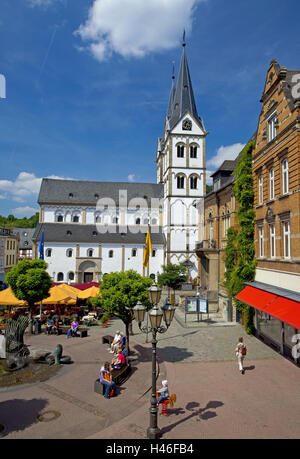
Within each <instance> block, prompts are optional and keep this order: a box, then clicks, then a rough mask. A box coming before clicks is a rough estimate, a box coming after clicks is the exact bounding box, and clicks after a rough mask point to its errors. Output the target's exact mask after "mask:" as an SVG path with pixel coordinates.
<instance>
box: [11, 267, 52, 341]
mask: <svg viewBox="0 0 300 459" xmlns="http://www.w3.org/2000/svg"><path fill="white" fill-rule="evenodd" d="M47 266H48V265H47V263H46V262H45V261H44V260H22V261H20V262H19V263H18V264H17V265H16V266H14V267H13V268H12V269H11V271H10V272H9V273H8V274H7V275H6V281H7V282H8V284H9V286H10V288H11V289H12V291H13V293H14V294H15V296H16V297H17V298H18V299H19V300H23V301H26V302H27V304H28V309H29V319H30V333H32V310H33V307H34V304H35V303H38V302H40V301H42V300H43V299H45V298H47V297H48V296H49V289H50V287H51V286H52V279H51V277H50V276H49V274H48V273H47V271H46V269H47Z"/></svg>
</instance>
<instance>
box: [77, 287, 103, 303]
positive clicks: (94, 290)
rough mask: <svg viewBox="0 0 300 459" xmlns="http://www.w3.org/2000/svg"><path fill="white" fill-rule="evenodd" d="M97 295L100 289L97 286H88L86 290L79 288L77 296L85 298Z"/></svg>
mask: <svg viewBox="0 0 300 459" xmlns="http://www.w3.org/2000/svg"><path fill="white" fill-rule="evenodd" d="M97 296H100V290H99V287H95V286H93V287H90V288H87V289H86V290H81V292H80V293H79V295H78V298H80V299H81V300H87V299H88V298H96V297H97Z"/></svg>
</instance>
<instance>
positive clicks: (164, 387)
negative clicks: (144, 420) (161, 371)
mask: <svg viewBox="0 0 300 459" xmlns="http://www.w3.org/2000/svg"><path fill="white" fill-rule="evenodd" d="M158 392H159V393H160V394H161V395H160V397H159V398H158V400H157V405H159V404H160V403H162V402H163V401H164V400H167V399H168V398H170V394H169V388H168V381H167V380H166V379H165V380H164V381H162V388H161V389H159V390H158Z"/></svg>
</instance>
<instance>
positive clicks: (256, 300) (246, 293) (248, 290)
mask: <svg viewBox="0 0 300 459" xmlns="http://www.w3.org/2000/svg"><path fill="white" fill-rule="evenodd" d="M235 298H237V299H238V300H240V301H242V302H243V303H246V304H248V305H249V306H253V307H254V308H256V309H260V310H261V311H264V310H265V306H266V305H267V304H269V303H271V301H274V300H275V298H277V295H274V293H269V292H266V291H265V290H260V289H258V288H255V287H251V286H250V285H247V287H245V288H244V289H243V290H242V291H241V292H240V293H239V294H238V295H236V296H235Z"/></svg>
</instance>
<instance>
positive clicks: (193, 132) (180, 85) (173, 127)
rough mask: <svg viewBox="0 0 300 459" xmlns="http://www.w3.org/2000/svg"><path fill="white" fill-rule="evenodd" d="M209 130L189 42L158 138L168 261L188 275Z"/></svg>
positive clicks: (193, 268) (194, 272) (192, 261)
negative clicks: (198, 100) (195, 85)
mask: <svg viewBox="0 0 300 459" xmlns="http://www.w3.org/2000/svg"><path fill="white" fill-rule="evenodd" d="M206 135H207V132H206V130H205V127H204V124H203V121H202V118H200V117H199V116H198V112H197V107H196V102H195V97H194V92H193V87H192V82H191V77H190V72H189V66H188V61H187V56H186V43H185V41H184V42H183V51H182V58H181V63H180V70H179V75H178V80H177V84H176V85H175V77H174V72H173V75H172V87H171V92H170V99H169V105H168V109H167V114H166V118H165V127H164V133H163V137H162V138H160V139H159V140H158V146H157V154H156V163H157V183H162V184H163V185H164V214H163V230H164V234H165V237H166V252H165V263H168V262H171V263H173V264H178V263H186V265H187V266H188V267H189V272H190V276H191V277H193V278H195V277H196V276H197V274H198V268H197V265H198V262H197V256H196V254H195V252H194V250H195V243H196V241H198V240H199V238H198V231H199V215H198V210H197V208H199V207H201V206H200V204H201V201H203V200H204V196H205V190H206V176H205V138H206Z"/></svg>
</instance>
